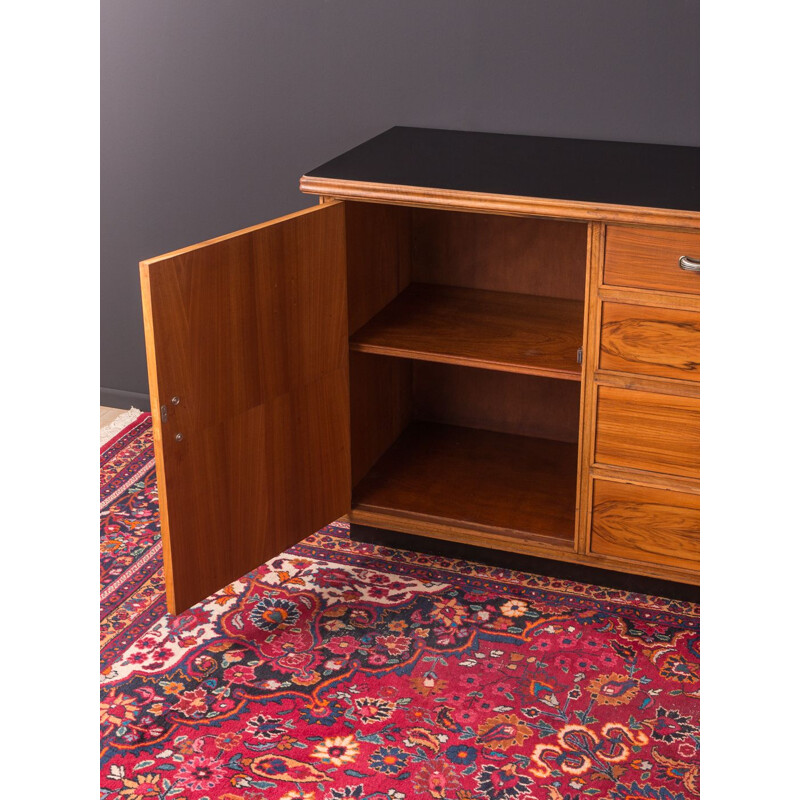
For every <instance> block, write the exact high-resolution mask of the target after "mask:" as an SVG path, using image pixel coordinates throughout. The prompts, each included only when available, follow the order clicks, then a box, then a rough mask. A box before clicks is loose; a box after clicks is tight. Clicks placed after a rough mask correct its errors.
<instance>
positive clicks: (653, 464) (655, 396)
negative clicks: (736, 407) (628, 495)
mask: <svg viewBox="0 0 800 800" xmlns="http://www.w3.org/2000/svg"><path fill="white" fill-rule="evenodd" d="M595 437H596V438H595V461H596V462H597V463H598V464H610V465H612V466H617V467H630V468H633V469H643V470H648V471H649V472H658V473H663V474H667V475H680V476H684V477H688V478H697V477H699V474H700V401H699V400H698V399H697V398H693V397H677V396H674V395H667V394H660V393H656V392H643V391H637V390H634V389H620V388H617V387H613V386H600V387H598V390H597V427H596V434H595Z"/></svg>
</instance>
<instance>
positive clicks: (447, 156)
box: [307, 127, 700, 211]
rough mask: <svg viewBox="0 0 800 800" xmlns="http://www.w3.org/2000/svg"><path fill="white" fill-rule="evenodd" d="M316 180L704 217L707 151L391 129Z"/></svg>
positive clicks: (321, 170)
mask: <svg viewBox="0 0 800 800" xmlns="http://www.w3.org/2000/svg"><path fill="white" fill-rule="evenodd" d="M307 175H308V177H311V178H330V179H334V180H349V181H365V182H369V183H385V184H398V185H401V186H419V187H425V188H430V189H454V190H458V191H467V192H488V193H490V194H505V195H520V196H523V197H541V198H550V199H554V200H572V201H582V202H589V203H610V204H614V205H624V206H641V207H644V208H666V209H677V210H681V211H699V210H700V148H699V147H679V146H675V145H659V144H636V143H632V142H604V141H596V140H591V139H557V138H552V137H545V136H518V135H512V134H505V133H472V132H467V131H446V130H436V129H433V128H404V127H397V128H391V129H390V130H388V131H386V132H385V133H382V134H380V135H379V136H376V137H375V138H373V139H370V140H369V141H366V142H364V143H363V144H360V145H358V146H357V147H354V148H353V149H352V150H348V151H347V152H346V153H343V154H342V155H340V156H337V157H336V158H334V159H332V160H331V161H328V162H327V163H326V164H323V165H322V166H320V167H317V168H316V169H313V170H311V171H310V172H308V173H307Z"/></svg>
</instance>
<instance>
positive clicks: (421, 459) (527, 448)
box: [350, 422, 578, 549]
mask: <svg viewBox="0 0 800 800" xmlns="http://www.w3.org/2000/svg"><path fill="white" fill-rule="evenodd" d="M577 472H578V448H577V445H576V444H572V443H566V442H557V441H552V440H549V439H535V438H532V437H528V436H515V435H511V434H506V433H493V432H491V431H485V430H476V429H474V428H461V427H455V426H451V425H440V424H436V423H431V422H413V423H412V424H411V425H410V426H409V427H408V428H406V430H405V431H404V432H403V433H402V434H401V435H400V437H399V438H398V440H397V441H396V442H395V443H394V445H392V447H390V448H389V450H388V451H387V452H386V453H384V455H383V456H382V457H381V458H380V459H379V460H378V462H377V464H375V466H374V467H373V468H372V469H371V470H370V471H369V473H368V474H367V475H366V477H365V478H364V479H363V480H362V481H361V482H360V483H359V484H358V486H357V487H356V488H355V490H354V492H353V503H352V511H351V515H350V517H351V520H352V521H353V522H356V523H362V524H366V525H378V526H383V527H387V528H392V527H393V526H392V520H393V518H401V519H404V520H409V519H412V520H415V521H417V522H419V523H422V524H425V523H428V524H431V525H436V526H437V527H438V530H439V531H441V530H442V526H452V527H453V529H454V530H458V531H463V530H464V529H468V530H472V531H477V532H479V533H480V534H482V535H483V536H484V537H485V541H486V543H487V544H488V543H490V541H491V540H492V539H495V540H496V539H500V540H514V541H520V540H522V541H536V542H543V543H545V544H550V545H553V546H555V547H559V548H567V549H572V547H573V544H574V536H575V505H576V481H577ZM398 530H399V528H398Z"/></svg>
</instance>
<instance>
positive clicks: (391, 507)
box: [141, 128, 700, 613]
mask: <svg viewBox="0 0 800 800" xmlns="http://www.w3.org/2000/svg"><path fill="white" fill-rule="evenodd" d="M300 188H301V189H302V190H303V191H305V192H309V193H312V194H316V195H319V196H320V199H321V202H320V204H319V205H317V206H315V207H313V208H311V209H307V210H305V211H301V212H299V213H296V214H291V215H289V216H286V217H283V218H281V219H277V220H274V221H271V222H267V223H265V224H263V225H258V226H256V227H253V228H248V229H246V230H241V231H237V232H236V233H232V234H229V235H227V236H222V237H220V238H217V239H211V240H209V241H207V242H204V243H202V244H199V245H196V246H193V247H187V248H184V249H182V250H177V251H175V252H173V253H169V254H167V255H164V256H160V257H158V258H153V259H149V260H147V261H144V262H142V264H141V279H142V293H143V306H144V319H145V332H146V342H147V360H148V371H149V379H150V395H151V402H152V410H153V426H154V437H155V445H156V465H157V476H158V486H159V501H160V507H161V525H162V533H163V539H164V561H165V569H166V577H167V597H168V605H169V609H170V611H171V612H173V613H177V612H180V611H182V610H184V609H186V608H188V607H189V606H190V605H191V604H193V603H195V602H197V601H199V600H202V599H203V598H204V597H206V596H207V595H209V594H211V593H213V592H214V591H216V590H218V589H220V588H222V587H223V586H225V585H226V584H227V583H229V582H230V581H232V580H234V579H236V578H238V577H239V576H241V575H243V574H244V573H245V572H247V571H248V570H250V569H252V568H254V567H256V566H257V565H259V564H261V563H262V562H264V561H265V560H267V559H268V558H270V557H272V556H274V555H276V554H277V553H280V552H281V551H283V550H284V549H286V548H287V547H289V546H290V545H292V544H294V543H295V542H297V541H299V540H300V539H302V538H303V537H305V536H306V535H308V534H310V533H312V532H313V531H315V530H317V529H319V528H321V527H323V526H324V525H325V524H327V523H329V522H331V521H333V520H335V519H337V518H340V517H342V516H343V515H348V516H349V518H350V520H351V522H353V523H354V524H358V525H361V526H372V527H375V528H383V529H388V530H392V531H400V532H404V533H412V534H418V535H424V536H427V537H434V538H440V539H447V540H451V541H456V542H462V543H467V544H478V545H482V546H484V547H492V548H499V549H502V550H506V551H511V552H518V553H525V554H531V555H537V556H543V557H547V558H551V559H559V560H562V561H570V562H575V563H579V564H587V565H594V566H599V567H605V568H608V569H614V570H622V571H627V572H631V573H638V574H641V575H647V576H652V577H661V578H667V579H672V580H678V581H683V582H686V583H697V581H698V577H699V498H698V493H699V483H698V481H699V378H700V364H699V337H700V326H699V280H700V277H699V270H700V262H699V244H700V238H699V237H700V233H699V225H700V222H699V150H698V149H697V148H689V147H671V146H661V145H644V144H631V143H620V142H600V141H584V140H570V139H556V138H542V137H529V136H511V135H500V134H483V133H467V132H455V131H440V130H425V129H416V128H393V129H391V130H389V131H387V132H386V133H384V134H382V135H380V136H378V137H376V138H374V139H371V140H370V141H368V142H366V143H364V144H362V145H360V146H358V147H356V148H354V149H353V150H350V151H349V152H347V153H345V154H344V155H342V156H340V157H338V158H336V159H334V160H332V161H330V162H329V163H327V164H326V165H324V166H322V167H320V168H318V169H316V170H313V171H311V172H309V173H308V174H306V175H305V176H303V177H302V179H301V181H300Z"/></svg>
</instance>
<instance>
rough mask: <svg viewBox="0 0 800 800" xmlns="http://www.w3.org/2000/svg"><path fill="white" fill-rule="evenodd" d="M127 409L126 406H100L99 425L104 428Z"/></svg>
mask: <svg viewBox="0 0 800 800" xmlns="http://www.w3.org/2000/svg"><path fill="white" fill-rule="evenodd" d="M127 410H128V409H127V408H109V407H108V406H100V427H101V428H105V426H106V425H110V424H111V423H112V422H113V421H114V420H115V419H116V418H117V417H118V416H119V415H120V414H124V413H125V412H126V411H127Z"/></svg>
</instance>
